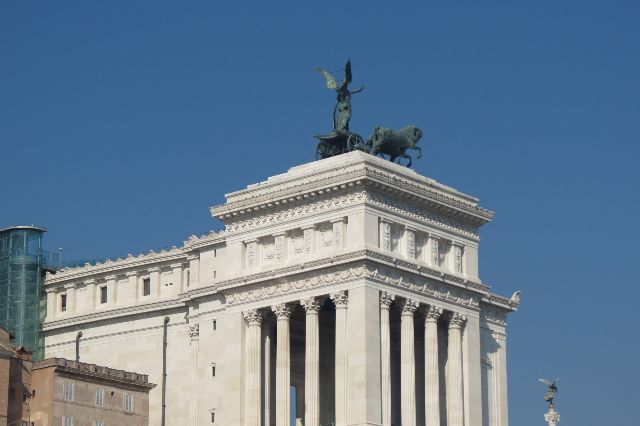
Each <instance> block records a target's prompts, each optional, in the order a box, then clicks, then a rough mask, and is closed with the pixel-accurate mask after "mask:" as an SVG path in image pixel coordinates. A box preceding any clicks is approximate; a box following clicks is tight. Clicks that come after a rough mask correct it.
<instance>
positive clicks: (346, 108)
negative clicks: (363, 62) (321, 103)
mask: <svg viewBox="0 0 640 426" xmlns="http://www.w3.org/2000/svg"><path fill="white" fill-rule="evenodd" d="M315 70H316V71H318V72H319V73H320V74H322V76H323V77H324V80H325V82H326V84H327V87H328V88H329V89H331V90H335V91H336V93H337V99H336V106H335V107H334V109H333V130H336V131H340V130H349V120H350V119H351V95H353V94H355V93H360V92H362V90H364V86H363V87H360V88H358V89H355V90H349V83H351V79H352V75H351V60H347V64H346V65H345V67H344V80H343V81H342V84H340V86H338V82H337V81H336V79H335V78H334V77H333V75H332V74H331V73H330V72H329V71H327V70H325V69H322V68H320V67H316V68H315Z"/></svg>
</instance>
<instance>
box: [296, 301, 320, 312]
mask: <svg viewBox="0 0 640 426" xmlns="http://www.w3.org/2000/svg"><path fill="white" fill-rule="evenodd" d="M300 304H301V305H302V307H303V308H304V310H305V312H306V313H307V315H309V314H317V313H318V311H320V301H319V300H318V298H317V297H309V298H306V299H303V300H301V301H300Z"/></svg>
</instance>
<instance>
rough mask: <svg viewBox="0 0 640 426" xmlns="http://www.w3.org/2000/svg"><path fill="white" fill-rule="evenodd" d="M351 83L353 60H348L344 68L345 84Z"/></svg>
mask: <svg viewBox="0 0 640 426" xmlns="http://www.w3.org/2000/svg"><path fill="white" fill-rule="evenodd" d="M349 83H351V59H348V60H347V65H345V66H344V83H342V84H343V85H344V84H349Z"/></svg>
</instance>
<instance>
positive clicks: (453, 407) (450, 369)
mask: <svg viewBox="0 0 640 426" xmlns="http://www.w3.org/2000/svg"><path fill="white" fill-rule="evenodd" d="M464 320H465V318H464V317H463V316H462V315H460V314H457V313H454V314H453V316H452V317H451V320H450V321H449V346H448V350H447V353H448V359H447V422H448V426H463V425H464V410H463V409H464V403H463V389H462V324H463V323H464Z"/></svg>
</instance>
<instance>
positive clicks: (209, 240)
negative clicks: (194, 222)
mask: <svg viewBox="0 0 640 426" xmlns="http://www.w3.org/2000/svg"><path fill="white" fill-rule="evenodd" d="M225 240H226V231H217V232H216V231H211V232H209V233H208V234H204V235H201V236H199V237H197V236H195V235H191V236H190V237H189V239H188V240H186V241H185V242H184V246H183V249H184V250H185V251H193V250H198V249H201V248H203V247H208V246H212V245H215V244H220V243H224V242H225Z"/></svg>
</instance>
